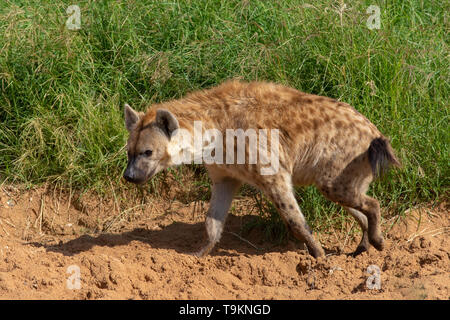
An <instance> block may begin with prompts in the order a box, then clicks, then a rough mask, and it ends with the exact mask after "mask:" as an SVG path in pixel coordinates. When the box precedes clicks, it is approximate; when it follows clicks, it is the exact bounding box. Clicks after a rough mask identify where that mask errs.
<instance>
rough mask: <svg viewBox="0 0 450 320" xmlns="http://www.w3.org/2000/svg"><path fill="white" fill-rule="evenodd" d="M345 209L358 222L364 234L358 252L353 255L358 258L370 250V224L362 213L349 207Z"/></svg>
mask: <svg viewBox="0 0 450 320" xmlns="http://www.w3.org/2000/svg"><path fill="white" fill-rule="evenodd" d="M344 208H345V210H347V212H348V213H350V214H351V215H352V216H353V217H354V218H355V220H356V221H357V222H358V224H359V226H360V227H361V230H362V234H363V235H362V238H361V242H360V243H359V245H358V247H357V248H356V250H355V251H354V252H353V253H352V254H351V255H352V256H353V257H356V256H357V255H359V254H361V253H363V252H365V251H368V250H369V233H368V230H369V228H368V223H367V217H366V216H365V215H364V214H363V213H362V212H360V211H358V210H356V209H353V208H349V207H344Z"/></svg>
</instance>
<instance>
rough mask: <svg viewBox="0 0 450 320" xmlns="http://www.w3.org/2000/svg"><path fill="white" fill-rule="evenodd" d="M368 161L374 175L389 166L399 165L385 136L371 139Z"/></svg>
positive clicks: (384, 171)
mask: <svg viewBox="0 0 450 320" xmlns="http://www.w3.org/2000/svg"><path fill="white" fill-rule="evenodd" d="M368 154H369V162H370V166H371V167H372V172H373V175H374V176H375V177H380V176H382V175H383V174H384V173H386V172H387V171H388V169H389V167H390V166H394V167H401V163H400V161H399V160H398V159H397V157H396V156H395V154H394V150H393V149H392V147H391V144H390V142H389V140H388V139H387V138H385V137H380V138H376V139H373V140H372V142H371V143H370V146H369V150H368Z"/></svg>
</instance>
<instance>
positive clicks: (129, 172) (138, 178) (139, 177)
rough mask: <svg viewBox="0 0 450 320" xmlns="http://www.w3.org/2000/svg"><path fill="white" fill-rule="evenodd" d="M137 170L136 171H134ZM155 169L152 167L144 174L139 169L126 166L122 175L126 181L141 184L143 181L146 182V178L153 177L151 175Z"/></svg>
mask: <svg viewBox="0 0 450 320" xmlns="http://www.w3.org/2000/svg"><path fill="white" fill-rule="evenodd" d="M136 171H138V172H136ZM155 171H156V168H155V169H153V170H152V171H150V173H149V174H148V175H145V174H144V173H143V172H141V170H136V169H133V168H127V169H126V170H125V173H124V174H123V177H124V179H125V180H126V181H128V182H131V183H134V184H137V185H142V184H144V183H146V182H147V181H148V180H150V179H151V178H153V176H154V175H155Z"/></svg>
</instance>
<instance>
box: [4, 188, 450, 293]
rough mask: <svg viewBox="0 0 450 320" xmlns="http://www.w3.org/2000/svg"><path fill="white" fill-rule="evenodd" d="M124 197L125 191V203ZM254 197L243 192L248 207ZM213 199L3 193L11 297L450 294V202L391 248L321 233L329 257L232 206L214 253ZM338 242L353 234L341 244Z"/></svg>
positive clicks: (402, 228)
mask: <svg viewBox="0 0 450 320" xmlns="http://www.w3.org/2000/svg"><path fill="white" fill-rule="evenodd" d="M116 200H117V199H116ZM246 205H248V201H247V200H246V199H245V198H244V199H240V200H238V201H237V202H236V204H235V206H236V207H237V208H238V210H236V212H249V210H239V208H245V207H246ZM206 208H207V204H206V203H203V202H196V203H191V204H182V203H179V202H166V201H156V200H152V201H151V202H150V203H148V204H138V205H135V206H133V207H130V208H128V209H124V208H122V207H121V204H120V203H119V204H118V203H117V201H114V200H110V201H108V202H105V201H103V200H102V199H100V198H96V197H91V198H89V197H86V196H85V197H79V196H78V197H77V196H73V195H67V194H62V193H58V192H56V193H55V192H54V191H53V192H50V191H48V190H43V189H38V190H31V191H23V190H19V189H16V188H14V187H10V186H8V187H5V186H3V188H2V190H0V298H2V299H365V298H369V299H449V298H450V292H449V288H450V279H449V271H450V264H449V258H450V253H449V252H450V251H449V241H448V233H449V230H450V223H449V222H450V221H449V215H448V209H449V208H448V207H446V206H445V205H444V204H442V205H441V206H440V207H438V208H434V209H432V210H431V209H428V208H422V209H420V208H416V209H414V210H411V211H410V212H409V213H408V214H407V215H406V216H407V218H399V217H395V218H392V219H387V220H386V219H385V220H384V223H383V230H384V232H385V234H386V240H387V241H386V249H385V250H384V251H383V252H377V251H376V250H374V249H371V250H370V251H369V252H367V253H364V254H362V255H360V256H358V257H356V258H353V257H350V256H348V254H349V253H351V251H352V250H354V249H355V248H356V245H357V241H358V240H359V237H360V235H359V234H358V233H355V232H353V228H356V227H355V225H352V226H351V225H349V230H348V231H347V232H345V233H338V234H337V235H335V236H334V237H331V236H328V235H323V234H320V235H317V236H318V238H320V240H321V242H322V244H324V247H325V248H327V249H329V250H328V251H329V252H330V253H329V255H328V256H327V257H326V258H324V259H318V260H315V259H313V258H312V257H310V256H309V255H307V254H306V252H305V251H303V250H302V245H301V244H300V243H297V242H294V241H289V243H288V244H287V245H283V246H274V245H273V244H271V243H268V242H265V241H264V240H263V239H264V238H263V235H262V234H261V232H258V231H253V232H252V233H251V234H249V235H247V236H246V237H245V238H244V237H242V236H241V235H240V230H242V226H243V224H245V223H246V222H247V221H248V219H251V218H252V216H251V215H247V216H245V215H242V216H237V215H234V214H231V215H230V217H229V220H228V224H227V228H226V231H225V233H224V235H223V238H222V240H221V242H220V243H219V245H218V246H217V248H216V249H215V250H214V251H213V253H212V254H211V255H210V256H208V257H206V258H196V257H193V256H191V255H188V254H187V253H188V252H192V251H195V250H197V249H198V248H200V246H201V244H202V241H204V226H203V221H204V213H205V210H206ZM336 239H340V240H341V241H340V242H339V243H338V244H339V245H337V243H336Z"/></svg>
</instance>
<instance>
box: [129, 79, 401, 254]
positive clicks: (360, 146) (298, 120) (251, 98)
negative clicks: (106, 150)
mask: <svg viewBox="0 0 450 320" xmlns="http://www.w3.org/2000/svg"><path fill="white" fill-rule="evenodd" d="M194 121H201V123H202V125H203V127H202V130H208V129H215V130H218V132H220V133H222V134H223V136H224V137H225V136H226V131H227V129H242V130H248V129H254V130H260V129H269V132H270V130H272V129H277V130H278V132H279V140H278V141H279V144H278V146H279V148H278V153H277V156H278V161H279V167H278V170H277V171H276V172H275V173H274V174H271V175H262V174H261V173H260V172H261V169H262V168H261V167H262V164H261V162H257V163H255V164H250V163H248V162H246V163H244V164H236V163H210V164H206V168H207V170H208V173H209V176H210V178H211V180H212V182H213V186H212V196H211V203H210V208H209V210H208V214H207V218H206V231H207V234H208V243H207V244H206V245H205V246H204V247H203V248H202V249H201V250H200V251H199V252H198V253H197V255H199V256H204V255H206V254H208V253H209V252H210V251H211V249H212V248H213V247H214V245H215V244H216V243H217V242H218V241H219V240H220V237H221V234H222V230H223V227H224V222H225V219H226V216H227V214H228V211H229V209H230V205H231V202H232V200H233V196H234V194H235V192H236V191H237V190H238V188H239V187H240V185H241V184H242V183H249V184H251V185H253V186H255V187H257V188H259V189H260V190H261V191H262V192H263V193H264V194H265V195H266V196H267V197H268V198H269V199H270V200H271V201H272V202H273V203H274V205H275V206H276V208H277V210H278V212H279V213H280V215H281V217H282V218H283V221H284V222H285V224H286V225H287V227H288V229H289V230H290V231H291V232H292V233H293V234H294V236H295V237H296V238H298V239H300V240H301V241H303V242H304V243H305V244H306V246H307V248H308V251H309V253H310V254H311V255H312V256H314V257H320V256H324V250H323V249H322V247H321V245H320V244H319V243H318V242H317V241H316V240H315V239H314V238H313V236H312V234H311V231H310V229H309V227H308V224H307V222H306V220H305V218H304V216H303V214H302V212H301V211H300V208H299V206H298V204H297V201H296V199H295V196H294V191H293V186H294V185H297V186H301V185H311V184H314V185H315V186H316V187H317V188H318V189H319V190H320V191H321V192H322V194H323V195H324V196H325V197H326V198H328V199H329V200H331V201H334V202H336V203H338V204H340V205H342V206H343V207H344V208H345V209H346V210H347V211H348V212H349V213H350V214H351V215H352V216H353V217H354V218H355V219H356V220H357V221H358V223H359V225H360V226H361V228H362V231H363V236H362V240H361V242H360V244H359V245H358V247H357V249H356V251H355V252H354V254H355V255H356V254H359V253H361V252H364V251H367V250H368V248H369V244H371V245H372V246H374V247H375V248H376V249H378V250H382V249H383V237H382V234H381V230H380V206H379V203H378V201H377V200H376V199H374V198H372V197H369V196H367V195H366V192H367V190H368V187H369V184H370V183H371V182H372V180H373V179H374V178H376V177H377V176H378V175H380V174H381V173H382V172H384V171H385V170H386V169H387V168H388V167H389V166H390V165H394V166H399V165H400V163H399V161H398V160H397V158H396V157H395V155H394V152H393V150H392V148H391V146H390V143H389V141H388V139H387V138H385V137H384V136H383V135H382V134H381V133H380V132H379V131H378V129H377V128H376V127H375V125H374V124H372V123H371V122H370V121H369V120H367V118H365V117H364V116H363V115H361V114H360V113H359V112H358V111H356V110H355V109H354V108H353V107H351V106H350V105H348V104H346V103H343V102H339V101H336V100H334V99H330V98H326V97H321V96H316V95H312V94H307V93H303V92H300V91H297V90H295V89H292V88H288V87H285V86H281V85H277V84H273V83H265V82H251V83H245V82H240V81H229V82H226V83H224V84H222V85H220V86H218V87H215V88H212V89H209V90H203V91H197V92H194V93H191V94H189V95H187V96H186V97H185V98H182V99H178V100H172V101H168V102H165V103H161V104H156V105H153V106H152V107H151V108H149V110H148V111H147V112H146V113H145V114H144V113H138V112H136V111H134V110H133V109H132V108H131V107H129V106H128V105H126V106H125V124H126V127H127V130H128V131H129V134H130V135H129V139H128V143H127V149H128V166H127V168H126V170H125V173H124V178H125V179H126V180H128V181H130V182H133V183H144V182H146V181H147V180H148V179H150V178H151V177H153V176H154V175H155V174H156V173H158V172H159V171H161V170H163V169H165V168H168V167H170V166H173V165H175V164H176V163H175V161H174V159H175V158H177V157H179V156H180V155H181V154H182V153H183V154H186V153H187V154H192V155H193V158H194V159H195V158H196V157H198V154H197V155H196V154H195V153H196V151H195V148H194V146H193V145H192V143H185V142H184V143H183V144H182V143H181V142H180V141H181V140H180V137H179V134H178V133H179V132H181V129H183V130H185V131H187V132H190V133H192V134H193V133H194V131H195V130H194V129H195V128H194ZM269 136H270V134H269ZM223 140H224V141H223V143H225V139H223ZM249 150H250V149H249V148H248V146H247V145H246V147H245V153H246V159H248V158H249V156H250V154H249ZM234 151H236V149H234ZM223 153H224V157H226V154H225V153H226V146H225V145H224V147H223Z"/></svg>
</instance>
